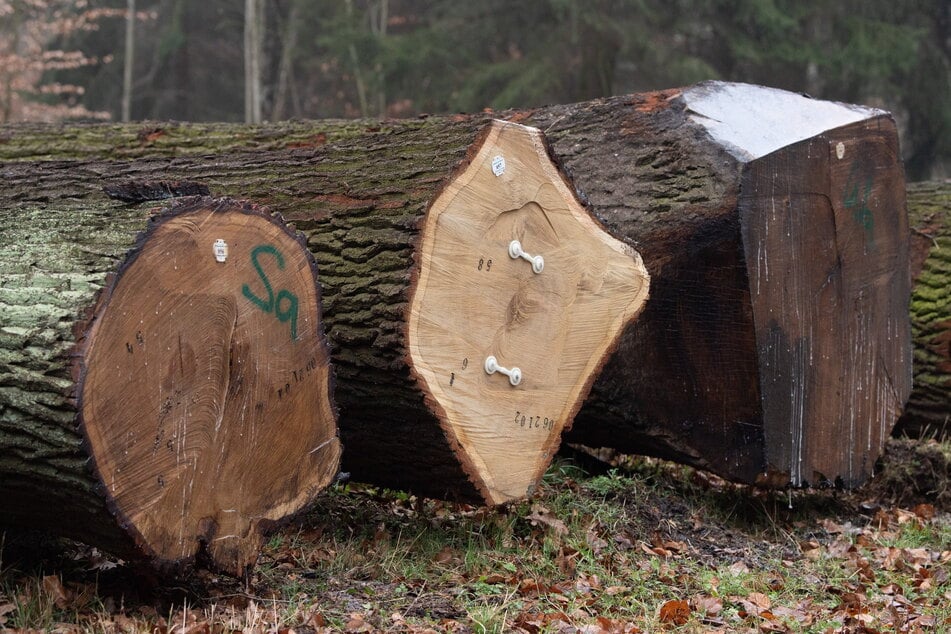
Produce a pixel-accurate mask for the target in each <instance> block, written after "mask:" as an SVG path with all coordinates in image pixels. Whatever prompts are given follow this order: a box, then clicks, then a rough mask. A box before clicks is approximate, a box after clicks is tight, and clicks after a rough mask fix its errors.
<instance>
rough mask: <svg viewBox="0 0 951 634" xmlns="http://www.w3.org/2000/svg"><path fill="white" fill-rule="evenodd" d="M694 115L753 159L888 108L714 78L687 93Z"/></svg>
mask: <svg viewBox="0 0 951 634" xmlns="http://www.w3.org/2000/svg"><path fill="white" fill-rule="evenodd" d="M683 98H684V101H685V103H686V104H687V108H688V109H689V110H690V111H691V112H692V113H693V114H692V115H691V117H690V118H691V119H692V120H693V121H694V122H696V123H697V124H699V125H701V126H703V127H704V128H706V129H707V131H708V132H709V133H710V136H712V137H713V138H714V139H715V140H716V141H717V142H719V143H720V144H721V145H723V146H724V147H725V148H726V149H727V151H729V152H730V154H732V155H733V156H734V157H736V158H737V159H738V160H741V161H751V160H753V159H757V158H760V157H761V156H765V155H766V154H769V153H770V152H775V151H776V150H778V149H780V148H784V147H786V146H788V145H792V144H793V143H798V142H799V141H803V140H805V139H809V138H812V137H814V136H817V135H819V134H822V133H823V132H825V131H827V130H831V129H833V128H838V127H841V126H844V125H848V124H850V123H855V122H856V121H863V120H865V119H871V118H873V117H878V116H881V115H885V114H888V113H887V112H885V111H884V110H878V109H877V108H869V107H866V106H856V105H851V104H844V103H838V102H833V101H820V100H818V99H813V98H811V97H806V96H804V95H801V94H799V93H794V92H789V91H786V90H779V89H777V88H766V87H764V86H754V85H751V84H738V83H728V82H718V81H709V82H703V83H700V84H697V85H695V86H692V87H691V88H688V89H687V90H685V91H684V93H683Z"/></svg>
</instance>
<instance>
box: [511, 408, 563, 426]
mask: <svg viewBox="0 0 951 634" xmlns="http://www.w3.org/2000/svg"><path fill="white" fill-rule="evenodd" d="M515 424H516V425H518V426H519V427H521V428H523V429H549V430H550V429H554V428H555V419H554V418H548V417H547V416H544V417H543V416H529V415H528V414H523V413H522V412H521V410H515Z"/></svg>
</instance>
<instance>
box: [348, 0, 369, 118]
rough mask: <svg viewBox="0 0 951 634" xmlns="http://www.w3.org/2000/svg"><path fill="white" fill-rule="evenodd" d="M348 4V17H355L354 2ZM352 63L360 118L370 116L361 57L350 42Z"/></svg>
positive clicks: (349, 0)
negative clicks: (361, 68)
mask: <svg viewBox="0 0 951 634" xmlns="http://www.w3.org/2000/svg"><path fill="white" fill-rule="evenodd" d="M346 2H347V17H348V18H352V17H353V0H346ZM349 49H350V63H351V64H352V65H353V81H354V82H355V83H356V84H357V99H358V100H359V101H360V116H361V117H368V116H370V112H369V111H370V108H369V106H368V105H367V87H366V84H365V83H364V81H363V73H362V72H361V71H360V57H359V56H358V55H357V47H356V45H355V44H354V43H353V42H350V47H349Z"/></svg>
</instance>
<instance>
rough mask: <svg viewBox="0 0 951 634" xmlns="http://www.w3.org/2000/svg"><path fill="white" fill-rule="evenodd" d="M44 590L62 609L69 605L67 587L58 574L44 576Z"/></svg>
mask: <svg viewBox="0 0 951 634" xmlns="http://www.w3.org/2000/svg"><path fill="white" fill-rule="evenodd" d="M43 591H44V592H45V593H46V594H47V595H48V596H49V598H50V599H52V600H53V603H54V604H55V605H56V607H58V608H59V609H60V610H63V609H65V608H66V606H67V605H69V598H68V596H67V593H66V588H64V587H63V582H62V580H60V578H59V577H57V576H56V575H48V576H46V577H43Z"/></svg>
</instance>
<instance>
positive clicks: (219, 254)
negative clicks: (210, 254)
mask: <svg viewBox="0 0 951 634" xmlns="http://www.w3.org/2000/svg"><path fill="white" fill-rule="evenodd" d="M212 250H213V251H214V252H215V261H216V262H224V261H225V260H227V259H228V243H227V242H225V241H224V240H222V239H221V238H218V239H217V240H215V244H214V245H213V246H212Z"/></svg>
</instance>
